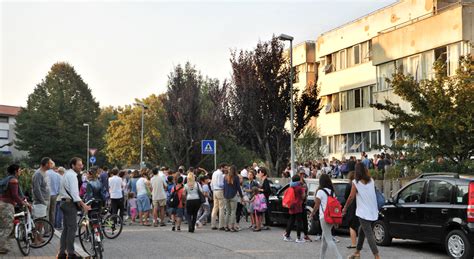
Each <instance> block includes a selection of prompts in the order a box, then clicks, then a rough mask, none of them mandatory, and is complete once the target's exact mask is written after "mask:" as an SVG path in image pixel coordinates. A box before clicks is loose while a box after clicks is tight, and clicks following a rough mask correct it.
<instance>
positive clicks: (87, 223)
mask: <svg viewBox="0 0 474 259" xmlns="http://www.w3.org/2000/svg"><path fill="white" fill-rule="evenodd" d="M91 202H93V200H91V201H88V202H87V203H86V205H89V204H90V203H91ZM89 215H90V217H89ZM100 223H101V220H100V211H99V209H91V210H90V211H89V212H88V213H84V216H83V217H82V218H81V221H80V225H79V242H80V243H81V246H82V248H83V249H84V250H85V251H86V252H87V253H88V254H89V255H90V256H92V258H99V259H102V258H103V252H104V246H103V244H102V241H103V240H104V238H103V231H102V230H101V228H102V227H101V224H100Z"/></svg>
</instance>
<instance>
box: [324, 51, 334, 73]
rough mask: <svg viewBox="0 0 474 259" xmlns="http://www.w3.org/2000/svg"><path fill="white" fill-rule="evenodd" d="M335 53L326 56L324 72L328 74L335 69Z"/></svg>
mask: <svg viewBox="0 0 474 259" xmlns="http://www.w3.org/2000/svg"><path fill="white" fill-rule="evenodd" d="M332 61H333V55H327V56H326V66H324V73H326V74H328V73H331V72H333V71H334V62H332Z"/></svg>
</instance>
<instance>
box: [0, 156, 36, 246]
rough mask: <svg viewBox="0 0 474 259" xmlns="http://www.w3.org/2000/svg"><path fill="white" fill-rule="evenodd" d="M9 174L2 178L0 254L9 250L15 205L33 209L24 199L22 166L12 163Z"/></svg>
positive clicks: (0, 186)
mask: <svg viewBox="0 0 474 259" xmlns="http://www.w3.org/2000/svg"><path fill="white" fill-rule="evenodd" d="M7 172H8V176H7V177H5V178H3V179H2V180H0V254H7V253H8V252H9V250H8V248H7V246H8V237H9V235H10V233H12V230H13V219H14V214H15V209H14V206H18V205H23V206H27V207H28V208H29V209H30V210H31V205H30V204H29V203H28V202H27V201H26V200H25V199H24V195H23V192H22V191H21V188H20V184H19V182H18V177H20V174H21V171H20V166H19V165H17V164H12V165H10V166H9V167H8V168H7Z"/></svg>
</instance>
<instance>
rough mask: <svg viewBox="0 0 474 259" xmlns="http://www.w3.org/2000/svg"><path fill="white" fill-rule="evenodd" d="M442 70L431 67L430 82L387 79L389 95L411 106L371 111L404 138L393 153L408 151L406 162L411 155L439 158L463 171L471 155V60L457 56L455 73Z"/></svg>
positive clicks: (401, 77) (387, 105) (388, 106)
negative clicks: (384, 113)
mask: <svg viewBox="0 0 474 259" xmlns="http://www.w3.org/2000/svg"><path fill="white" fill-rule="evenodd" d="M445 66H446V64H442V63H439V62H436V63H435V65H434V70H435V76H434V78H433V79H427V80H421V81H419V82H418V81H417V80H416V79H415V78H414V77H413V76H412V75H404V74H403V73H402V72H401V71H397V73H395V74H394V75H393V79H391V80H387V81H388V82H389V83H390V86H391V87H392V88H393V91H394V93H395V94H397V95H399V96H400V97H401V98H402V99H403V100H405V101H407V102H409V103H410V105H411V111H406V110H403V109H402V108H401V107H400V105H399V104H398V103H393V102H391V101H390V100H386V101H385V103H384V104H382V103H377V104H375V105H374V107H375V108H377V109H379V110H385V111H388V112H389V115H388V116H387V120H388V121H389V122H390V123H391V124H392V125H393V127H394V128H395V130H397V131H399V132H403V133H404V134H405V135H406V136H407V137H406V138H405V139H401V140H399V141H397V142H395V144H394V149H396V150H401V151H403V150H408V151H409V152H408V153H407V154H406V155H407V157H408V158H409V159H408V161H410V156H418V157H421V158H422V159H421V160H427V159H429V160H432V161H434V159H435V158H437V157H443V158H446V159H448V160H449V162H450V163H453V164H455V165H457V166H456V170H458V171H462V170H464V169H466V168H465V166H463V165H465V164H467V163H468V162H469V160H471V158H472V157H473V156H474V116H473V114H474V61H473V59H472V58H471V57H470V56H467V57H461V58H460V67H459V69H458V70H457V71H456V74H455V75H453V76H450V77H449V76H447V75H446V73H445V71H446V69H445ZM420 154H421V156H420ZM411 161H413V159H411ZM414 161H416V159H415V160H414ZM471 164H472V163H471ZM471 170H472V169H471Z"/></svg>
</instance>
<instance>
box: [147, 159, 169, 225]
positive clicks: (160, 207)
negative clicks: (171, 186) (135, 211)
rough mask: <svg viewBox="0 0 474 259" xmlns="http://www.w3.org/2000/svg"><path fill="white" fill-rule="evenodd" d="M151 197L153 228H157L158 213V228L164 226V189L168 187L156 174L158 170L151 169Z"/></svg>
mask: <svg viewBox="0 0 474 259" xmlns="http://www.w3.org/2000/svg"><path fill="white" fill-rule="evenodd" d="M150 181H151V197H152V200H153V226H154V227H157V226H158V211H159V215H160V222H161V223H160V226H161V227H164V226H166V224H165V207H166V189H167V187H168V185H167V184H166V182H165V181H164V180H163V177H161V176H160V175H159V174H158V168H154V169H153V177H152V178H151V180H150Z"/></svg>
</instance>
